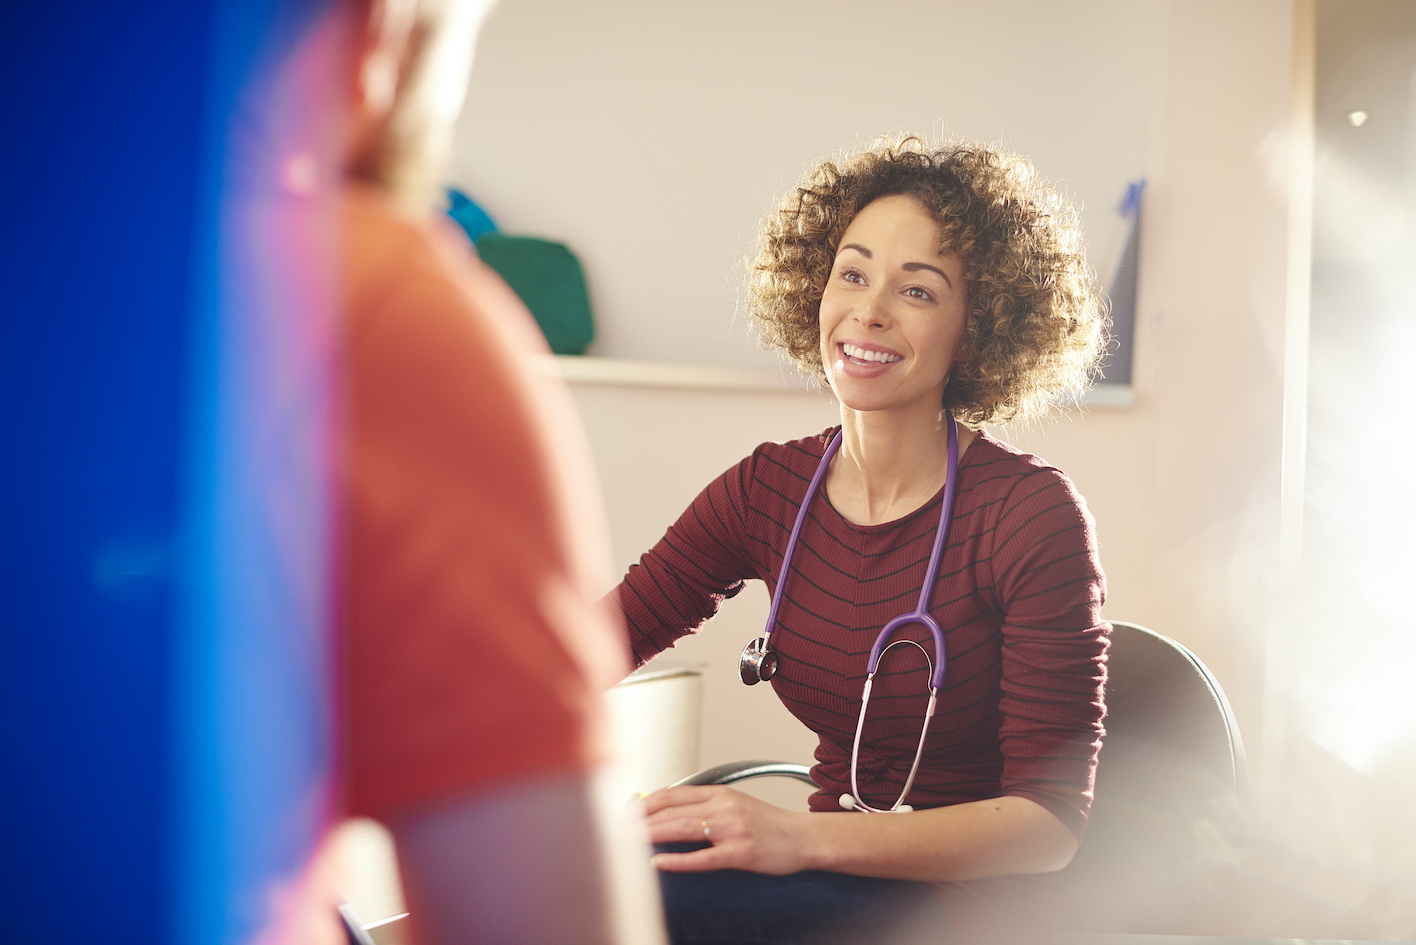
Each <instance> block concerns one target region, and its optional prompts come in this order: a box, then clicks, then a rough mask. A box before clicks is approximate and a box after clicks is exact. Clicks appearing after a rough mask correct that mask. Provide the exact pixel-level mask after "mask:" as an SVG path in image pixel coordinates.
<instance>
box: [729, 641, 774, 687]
mask: <svg viewBox="0 0 1416 945" xmlns="http://www.w3.org/2000/svg"><path fill="white" fill-rule="evenodd" d="M775 675H777V654H776V653H774V652H773V651H771V650H769V649H767V639H766V638H765V637H758V638H757V639H755V640H753V641H752V642H751V643H749V644H748V645H747V646H745V647H743V648H742V656H740V657H739V658H738V676H740V677H741V678H742V681H743V682H745V683H747V684H748V685H749V686H755V685H757V684H758V683H760V682H763V681H764V680H768V679H771V678H772V677H773V676H775Z"/></svg>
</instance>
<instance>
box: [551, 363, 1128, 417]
mask: <svg viewBox="0 0 1416 945" xmlns="http://www.w3.org/2000/svg"><path fill="white" fill-rule="evenodd" d="M542 365H543V366H544V369H545V371H546V373H548V374H550V375H552V376H554V377H559V378H561V379H562V380H564V381H565V382H566V383H567V384H575V385H591V386H599V387H644V388H657V389H659V390H718V391H744V392H753V393H769V394H817V395H820V394H821V391H819V390H818V389H817V388H816V387H815V386H813V385H812V384H811V382H810V381H809V380H807V378H806V377H805V376H804V375H802V374H800V373H798V372H796V371H794V370H792V369H791V368H788V367H781V368H744V367H729V366H727V365H722V364H682V363H676V362H673V361H638V360H633V359H630V358H597V357H593V356H585V355H565V354H557V355H552V356H551V357H548V358H545V359H543V360H542ZM1135 399H1136V398H1135V393H1134V391H1133V389H1132V387H1131V385H1130V384H1098V385H1096V386H1095V387H1093V388H1091V389H1090V390H1088V391H1087V392H1086V393H1085V394H1083V395H1082V398H1081V401H1080V404H1081V405H1082V406H1086V407H1090V408H1092V409H1095V410H1126V409H1129V408H1130V407H1132V406H1133V405H1134V404H1135Z"/></svg>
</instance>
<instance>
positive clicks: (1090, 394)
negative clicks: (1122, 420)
mask: <svg viewBox="0 0 1416 945" xmlns="http://www.w3.org/2000/svg"><path fill="white" fill-rule="evenodd" d="M1082 403H1083V404H1085V405H1086V406H1088V407H1094V408H1096V409H1098V410H1127V409H1129V408H1131V407H1133V406H1135V404H1136V393H1135V391H1134V390H1133V389H1132V387H1131V385H1130V384H1097V385H1096V386H1095V387H1092V388H1090V389H1089V390H1088V391H1087V392H1086V393H1085V394H1083V395H1082Z"/></svg>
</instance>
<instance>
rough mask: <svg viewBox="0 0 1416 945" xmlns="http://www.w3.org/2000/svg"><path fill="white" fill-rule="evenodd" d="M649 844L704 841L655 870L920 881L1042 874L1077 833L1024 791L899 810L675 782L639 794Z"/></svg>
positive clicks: (664, 857)
mask: <svg viewBox="0 0 1416 945" xmlns="http://www.w3.org/2000/svg"><path fill="white" fill-rule="evenodd" d="M645 804H646V807H647V811H648V813H649V829H650V836H651V839H652V840H653V842H655V843H681V842H690V841H697V840H703V839H705V837H704V829H703V827H704V824H705V823H706V824H707V826H708V836H707V838H706V839H708V840H709V841H710V842H711V843H712V844H713V846H711V847H709V848H706V849H703V850H695V851H693V852H691V853H660V854H658V855H657V856H655V857H654V865H655V866H657V867H658V868H659V869H661V870H665V871H677V872H691V871H697V870H716V869H740V870H748V871H751V872H757V873H774V874H784V873H795V872H797V871H799V870H806V869H818V870H831V871H834V872H837V873H850V874H853V875H856V876H879V877H884V878H887V879H913V880H924V881H928V882H949V881H954V880H967V879H983V878H985V877H989V876H1003V875H1007V874H1012V873H1045V872H1050V871H1052V870H1059V869H1061V868H1062V867H1064V866H1066V865H1067V863H1068V862H1069V861H1070V860H1071V858H1072V855H1073V854H1074V853H1075V852H1076V850H1077V845H1078V844H1077V838H1076V837H1075V836H1074V835H1073V834H1072V831H1070V830H1068V829H1067V827H1066V826H1064V825H1063V823H1062V822H1061V821H1060V820H1058V819H1057V818H1056V817H1055V816H1053V815H1052V814H1051V813H1049V812H1048V811H1047V810H1045V809H1044V808H1043V807H1042V806H1041V805H1039V804H1036V803H1034V802H1033V801H1030V800H1028V799H1027V798H1023V797H996V798H992V799H989V800H983V801H973V802H970V803H967V804H955V805H953V806H950V807H937V808H934V809H932V810H923V811H914V812H911V813H903V814H863V813H849V814H848V813H844V812H843V813H840V814H834V813H831V814H822V813H811V814H806V813H797V812H795V811H786V810H782V809H781V808H779V807H774V806H772V805H771V804H767V803H766V802H764V801H759V800H757V799H756V798H753V797H750V796H749V795H746V794H743V793H742V792H740V791H735V790H733V789H732V788H727V787H719V786H714V787H677V788H665V789H663V790H661V791H656V792H654V793H653V794H651V795H649V797H648V798H647V799H646V801H645Z"/></svg>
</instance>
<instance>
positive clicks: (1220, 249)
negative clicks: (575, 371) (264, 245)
mask: <svg viewBox="0 0 1416 945" xmlns="http://www.w3.org/2000/svg"><path fill="white" fill-rule="evenodd" d="M861 9H862V8H861V7H859V5H858V4H853V3H851V4H847V3H844V2H841V3H837V2H820V3H815V4H805V3H802V4H797V3H759V4H733V3H724V4H713V5H687V4H685V5H677V4H648V3H645V4H643V5H638V4H631V3H624V2H618V3H612V4H588V3H586V4H582V3H573V2H568V0H560V2H553V0H536V2H532V0H526V2H518V0H505V2H504V3H503V5H502V7H501V8H499V10H498V11H497V12H496V14H494V16H493V18H492V20H491V21H490V22H489V23H488V27H487V30H486V32H485V34H484V37H483V45H482V47H480V48H479V54H478V55H479V60H478V66H477V74H476V75H475V76H474V80H473V86H472V93H471V96H470V99H469V111H468V115H467V117H466V125H465V127H464V131H463V134H462V137H461V139H460V149H461V150H460V152H459V157H458V161H457V164H456V179H457V180H458V181H459V183H461V184H463V185H464V186H466V187H468V188H470V189H471V190H473V191H474V192H475V193H476V194H477V195H478V196H479V197H481V198H482V199H483V200H484V201H485V202H486V204H487V205H488V206H489V208H490V209H491V210H492V212H493V213H494V215H496V216H498V217H499V218H500V219H501V220H502V221H503V223H504V225H506V226H507V227H508V228H509V229H515V230H518V231H523V232H524V231H533V232H538V233H543V234H549V235H559V236H561V237H563V238H566V239H568V240H569V241H570V242H571V244H572V246H574V247H575V248H576V249H577V250H578V251H579V252H580V253H581V255H582V257H583V258H584V259H585V261H586V265H587V269H588V270H589V273H590V281H591V283H592V287H593V288H594V290H595V292H596V304H597V306H598V313H599V318H600V322H601V326H602V331H603V338H604V341H603V343H602V345H601V346H600V347H601V349H602V351H603V352H606V353H610V354H615V355H619V356H633V357H654V358H661V359H668V360H679V361H719V362H724V363H732V362H736V363H746V362H747V361H748V356H747V355H745V354H744V353H743V343H744V342H743V339H742V338H740V337H738V335H739V333H740V332H741V329H740V327H735V326H734V324H733V322H732V320H731V319H732V314H733V304H734V299H735V295H734V291H733V290H732V289H731V288H730V285H731V283H730V282H729V281H728V280H729V277H730V269H731V263H732V260H733V254H734V253H735V252H736V251H738V250H739V249H740V247H741V246H742V245H743V243H744V241H745V240H746V239H747V236H748V234H749V232H750V227H751V225H752V222H753V220H755V218H756V217H757V215H758V214H760V213H761V211H762V210H763V209H764V207H765V206H766V205H767V204H768V202H769V201H770V199H771V198H772V196H773V195H774V194H776V193H777V192H778V191H779V190H780V189H781V188H782V187H783V186H784V185H785V184H786V183H788V182H789V180H790V179H791V178H792V177H793V176H794V175H795V174H796V173H797V172H798V170H799V169H800V167H801V166H802V165H803V163H804V162H805V161H806V160H807V159H808V158H810V157H811V156H813V155H815V154H818V153H820V152H823V151H827V150H830V149H832V148H834V147H836V146H839V145H840V144H843V143H846V142H850V141H853V140H856V139H857V138H859V137H863V136H868V135H869V134H870V133H873V132H876V131H879V130H882V129H889V128H893V127H897V126H902V125H909V126H914V127H928V126H931V125H933V124H934V123H936V122H939V121H946V122H947V123H948V127H949V128H950V129H952V130H956V131H974V132H982V133H984V134H986V135H989V136H995V135H1003V136H1006V137H1008V138H1009V139H1010V140H1011V141H1012V142H1013V144H1014V145H1015V146H1016V147H1018V148H1019V149H1020V150H1023V151H1025V152H1027V153H1030V154H1032V155H1033V157H1034V158H1035V160H1036V162H1037V163H1038V164H1039V165H1040V166H1041V167H1042V169H1043V171H1044V173H1047V174H1049V175H1051V176H1054V177H1060V178H1064V179H1065V180H1066V181H1068V183H1069V186H1070V187H1071V188H1072V189H1073V191H1074V192H1075V193H1077V194H1079V195H1081V196H1083V197H1084V198H1085V199H1086V200H1087V202H1088V203H1089V204H1090V205H1091V206H1092V209H1091V210H1090V211H1089V215H1088V218H1087V225H1088V226H1089V227H1090V228H1091V230H1090V231H1091V233H1092V234H1093V236H1094V241H1093V247H1094V249H1095V250H1096V252H1097V258H1102V257H1103V256H1105V255H1106V254H1107V253H1109V252H1110V251H1111V250H1114V243H1115V241H1116V238H1117V236H1118V232H1117V231H1116V230H1115V229H1114V223H1113V222H1112V218H1111V215H1110V209H1109V208H1110V206H1111V204H1112V203H1113V202H1114V200H1115V197H1116V196H1117V194H1118V193H1119V190H1117V187H1118V185H1119V184H1122V183H1124V181H1125V180H1126V179H1127V178H1129V177H1135V176H1141V175H1144V176H1146V177H1148V178H1149V179H1150V181H1151V190H1150V192H1149V203H1148V207H1147V218H1146V225H1145V231H1144V246H1143V262H1142V285H1141V304H1140V321H1139V324H1138V327H1137V336H1136V342H1137V365H1136V404H1135V407H1134V408H1133V409H1130V410H1126V411H1114V412H1103V411H1095V410H1094V411H1092V412H1090V413H1075V414H1073V415H1071V416H1069V417H1065V418H1062V419H1058V420H1054V421H1051V422H1048V423H1046V424H1043V425H1041V426H1039V427H1037V428H1034V429H1028V430H1006V431H1003V436H1004V437H1005V438H1006V439H1009V440H1011V441H1012V442H1014V443H1015V444H1017V445H1019V446H1021V447H1023V448H1026V449H1029V450H1031V451H1034V452H1037V453H1038V454H1040V455H1042V456H1044V457H1046V458H1047V459H1049V460H1050V461H1052V462H1053V463H1055V464H1056V465H1058V466H1060V467H1061V468H1063V469H1064V470H1066V471H1067V472H1068V473H1069V474H1070V475H1071V476H1072V477H1073V479H1074V480H1075V481H1076V482H1077V484H1078V486H1079V487H1080V489H1081V491H1082V493H1083V494H1084V495H1085V496H1086V497H1087V499H1088V501H1089V503H1090V506H1091V509H1092V511H1093V513H1094V514H1095V516H1096V519H1097V523H1098V530H1099V534H1100V538H1101V542H1102V558H1103V563H1104V564H1105V566H1106V570H1107V575H1108V584H1109V594H1110V599H1109V603H1108V606H1107V613H1108V614H1109V615H1110V616H1112V617H1113V618H1118V619H1119V618H1124V619H1127V620H1132V621H1137V622H1141V623H1145V624H1148V625H1150V626H1152V627H1154V628H1155V629H1158V630H1161V631H1163V632H1166V633H1169V634H1171V635H1173V636H1175V637H1178V638H1179V639H1180V640H1182V641H1183V642H1185V643H1186V644H1187V645H1189V646H1191V647H1192V648H1193V649H1194V650H1196V652H1198V653H1199V654H1200V655H1201V656H1202V657H1203V658H1204V659H1205V660H1206V661H1207V662H1208V663H1209V664H1210V665H1211V666H1212V667H1213V668H1214V669H1215V670H1216V671H1217V672H1218V673H1219V675H1220V677H1221V679H1222V680H1223V681H1224V682H1225V684H1226V686H1227V687H1228V689H1229V692H1230V695H1231V698H1232V699H1233V702H1234V704H1235V708H1236V710H1237V711H1238V713H1239V716H1240V722H1241V725H1242V726H1243V728H1244V730H1245V732H1246V734H1247V735H1248V737H1249V739H1250V741H1251V748H1252V747H1253V746H1252V742H1253V741H1254V740H1255V738H1256V736H1257V733H1258V713H1259V708H1260V704H1261V697H1262V692H1261V685H1262V683H1261V680H1262V663H1261V654H1262V639H1263V636H1264V633H1265V631H1266V629H1267V626H1268V621H1269V613H1270V609H1271V606H1272V603H1273V600H1272V598H1273V594H1274V590H1273V580H1274V576H1275V569H1276V564H1277V528H1278V490H1279V484H1280V478H1279V477H1280V462H1281V445H1282V444H1281V417H1282V396H1283V376H1282V364H1283V330H1284V291H1285V240H1286V227H1287V214H1286V208H1285V201H1284V197H1283V195H1284V184H1283V181H1282V180H1281V179H1280V178H1281V168H1279V167H1277V165H1276V158H1275V155H1276V154H1277V153H1278V152H1279V151H1280V150H1281V148H1282V145H1283V135H1284V134H1285V131H1286V127H1287V123H1288V121H1289V104H1290V58H1291V43H1292V10H1291V4H1290V2H1289V0H1246V2H1243V3H1233V2H1230V0H1175V2H1172V3H1164V2H1158V0H1157V2H1147V3H1142V2H1135V3H1132V2H1117V3H1100V2H1091V3H1082V2H1075V3H1074V2H1068V3H1057V2H1053V0H1034V2H1022V0H1019V2H1013V3H996V4H979V3H964V2H957V3H949V2H934V3H913V4H911V3H898V4H880V5H878V6H876V7H872V10H876V9H879V10H883V11H885V12H883V13H882V14H879V15H876V16H872V17H871V18H870V19H869V20H867V21H864V22H859V21H858V20H859V15H860V10H861ZM690 10H695V11H705V10H712V11H714V12H715V16H714V18H713V19H712V20H711V21H704V22H695V21H691V20H690V19H689V17H690V16H692V15H694V14H692V13H690V12H688V11H690ZM720 11H721V12H720ZM921 36H931V37H938V38H942V41H940V42H937V43H935V44H934V45H933V46H931V47H930V49H931V50H932V51H931V52H930V55H929V56H928V58H927V59H925V58H921V57H922V53H921V48H922V44H921V43H920V41H919V40H920V37H921ZM1005 36H1006V37H1007V40H1006V41H1004V39H1003V37H1005ZM498 44H502V45H498ZM793 49H795V50H797V52H795V53H791V54H790V55H788V54H787V53H782V54H780V55H779V54H778V53H777V52H775V51H780V50H793ZM793 56H795V57H797V58H795V59H794V58H792V57H793ZM518 58H523V59H525V60H526V63H527V65H526V68H517V67H516V65H515V63H516V60H518ZM799 59H800V60H802V61H805V60H812V61H816V63H817V68H818V73H817V74H815V75H813V76H811V77H810V78H809V81H801V80H795V81H794V80H792V79H791V75H792V74H793V73H792V69H791V68H788V64H789V63H796V62H798V60H799ZM533 66H534V68H533ZM793 68H794V67H793ZM812 90H819V94H812ZM548 102H549V103H548ZM1098 209H1100V210H1104V211H1105V212H1097V211H1098ZM686 221H690V222H691V224H692V225H687V224H686ZM1108 227H1111V228H1112V229H1108ZM1108 246H1109V248H1108ZM575 396H576V400H577V403H578V405H579V408H580V410H581V413H582V416H583V418H584V421H585V423H586V426H587V428H588V431H589V434H590V439H591V443H592V446H593V449H594V450H595V453H596V458H597V461H598V463H599V467H600V472H601V476H602V479H603V485H604V488H605V492H606V501H607V503H608V506H609V511H610V517H611V524H612V529H613V532H614V541H615V551H616V556H617V558H618V563H619V564H620V565H625V564H627V563H628V562H629V561H631V560H633V558H634V557H636V556H637V555H638V554H639V552H641V551H642V550H643V549H645V548H647V547H648V546H649V545H650V544H651V543H652V542H653V541H654V540H655V539H656V538H657V537H658V536H659V534H660V533H661V532H662V530H663V528H664V526H666V525H667V524H668V523H669V522H670V521H671V520H672V519H673V518H674V517H675V516H676V515H677V514H678V513H679V512H680V511H681V510H682V509H683V507H684V506H685V505H686V504H687V503H688V501H689V500H690V499H691V498H692V497H693V495H694V494H695V493H696V492H697V491H698V490H699V489H700V488H702V486H703V485H704V484H706V483H707V481H708V480H709V479H710V478H711V477H712V476H714V475H716V474H717V473H718V472H720V471H721V470H722V469H724V468H726V467H727V466H728V465H730V464H731V463H733V462H735V461H736V460H737V459H739V458H741V457H742V456H743V455H745V454H746V453H747V452H748V451H749V450H750V449H751V448H752V447H753V446H754V445H755V444H756V443H757V442H759V441H761V440H763V439H766V438H789V437H792V436H798V435H802V434H805V433H809V432H813V431H816V430H819V429H821V428H822V427H824V426H826V425H827V424H829V423H831V422H832V421H833V417H834V411H833V409H832V406H831V404H830V402H829V400H828V399H827V398H825V397H824V396H817V395H810V394H800V393H797V394H791V393H782V394H765V393H746V392H744V393H722V392H716V393H714V392H694V391H661V390H646V389H635V388H629V387H625V388H614V387H603V386H594V387H591V386H581V387H577V388H576V389H575ZM765 610H766V600H765V593H763V591H762V589H761V588H760V587H758V588H754V589H751V590H750V591H749V592H747V593H745V594H744V595H743V596H742V597H741V598H739V599H737V600H735V601H731V602H729V604H728V606H727V607H725V609H724V612H723V614H722V615H721V616H720V617H719V618H718V619H717V620H715V621H714V622H713V624H712V625H711V626H710V627H709V629H708V631H707V632H706V633H705V634H704V635H703V637H702V639H698V640H694V641H692V643H691V644H690V645H689V646H685V647H681V648H680V649H681V650H682V651H683V652H682V653H676V654H675V655H674V656H675V658H688V659H707V660H708V661H710V663H711V664H712V666H711V669H710V676H709V679H708V683H707V696H706V699H707V703H706V707H705V716H706V721H705V731H704V739H703V746H704V747H703V755H704V757H703V761H704V763H705V764H708V763H714V762H717V761H722V760H727V759H728V758H734V757H755V756H782V757H788V758H796V759H802V760H807V759H808V757H809V752H810V749H811V740H810V738H808V737H807V736H805V734H804V733H803V732H802V730H801V729H799V728H798V727H796V726H795V725H794V723H792V722H791V720H790V719H788V718H786V717H785V713H784V712H782V710H781V709H780V707H779V706H778V705H777V703H776V702H775V700H774V699H773V698H772V695H771V693H770V692H768V691H767V690H766V687H758V688H756V689H752V690H748V689H745V688H744V687H743V686H742V685H741V684H740V683H738V682H737V681H736V680H735V676H734V664H735V661H736V655H737V651H738V650H739V649H740V648H741V646H742V644H743V643H744V642H745V641H746V640H747V639H749V638H750V637H751V636H753V635H755V634H756V633H758V632H759V631H760V627H761V621H762V619H763V617H764V615H765Z"/></svg>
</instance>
